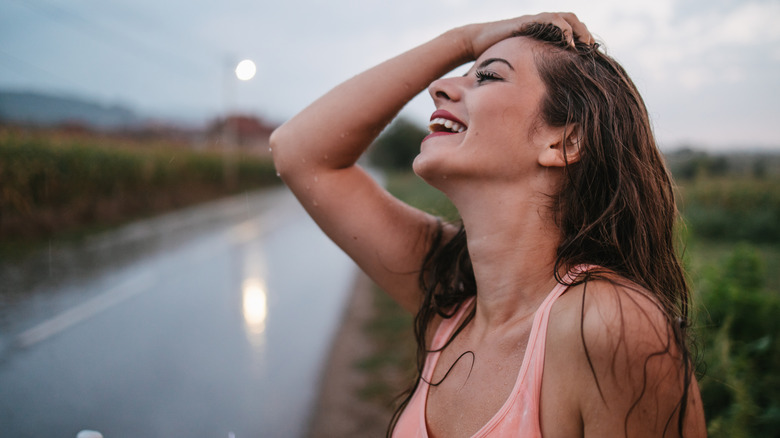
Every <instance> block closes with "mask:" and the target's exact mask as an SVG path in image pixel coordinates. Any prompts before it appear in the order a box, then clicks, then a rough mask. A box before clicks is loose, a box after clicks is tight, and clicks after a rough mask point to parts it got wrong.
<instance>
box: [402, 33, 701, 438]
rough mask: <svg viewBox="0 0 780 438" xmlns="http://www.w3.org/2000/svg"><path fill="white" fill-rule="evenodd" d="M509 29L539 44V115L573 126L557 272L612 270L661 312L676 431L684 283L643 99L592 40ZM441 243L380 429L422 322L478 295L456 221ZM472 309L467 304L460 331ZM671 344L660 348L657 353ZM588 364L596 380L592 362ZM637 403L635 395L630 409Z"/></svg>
mask: <svg viewBox="0 0 780 438" xmlns="http://www.w3.org/2000/svg"><path fill="white" fill-rule="evenodd" d="M516 36H523V37H529V38H532V39H534V40H536V41H539V42H540V43H541V44H542V46H541V47H540V49H539V50H536V53H535V62H536V66H537V69H538V72H539V75H540V77H541V79H542V81H543V83H544V84H545V87H546V96H545V97H544V98H543V100H542V102H541V105H540V111H539V112H540V117H541V119H542V121H543V122H544V123H546V124H547V125H549V126H554V127H566V128H567V129H568V128H571V129H577V130H578V132H577V138H578V142H579V148H580V154H579V155H580V157H579V160H578V161H577V162H576V163H568V164H567V166H566V168H565V172H564V173H565V177H564V180H563V183H562V186H561V189H560V191H559V192H558V193H557V194H556V195H554V196H553V197H552V198H551V208H552V213H553V217H554V218H555V220H556V223H557V225H558V227H559V229H560V231H561V242H560V245H559V246H558V248H557V258H556V262H555V273H556V275H557V274H558V273H559V272H566V271H568V270H569V269H571V268H572V267H574V266H577V265H581V264H588V265H596V266H598V267H600V268H599V269H598V270H596V271H590V272H589V273H588V274H587V275H586V276H585V277H584V278H582V277H581V278H580V279H578V281H579V282H583V281H589V280H591V279H594V278H601V279H605V280H608V281H615V280H614V279H615V277H616V276H617V277H619V278H622V279H624V280H627V281H628V282H629V283H632V284H635V285H637V286H638V288H641V289H643V290H645V291H648V292H649V293H650V294H652V295H653V297H654V302H655V303H656V304H657V305H658V307H659V308H661V309H662V310H663V312H664V314H665V315H666V319H667V323H668V325H669V327H670V328H671V334H672V335H673V336H671V339H670V340H669V343H670V344H671V345H672V346H673V348H674V350H675V351H677V352H679V354H680V355H681V359H682V366H683V368H684V370H683V372H684V379H683V380H684V382H683V384H684V387H683V388H682V399H681V400H680V404H679V405H678V406H679V408H678V409H679V410H678V411H676V413H677V431H678V433H679V434H680V435H682V431H683V421H684V417H685V407H686V405H687V398H688V387H689V386H690V383H691V379H692V369H691V364H690V362H691V360H690V357H689V353H688V352H689V349H688V346H687V343H688V340H687V334H686V328H687V326H688V303H689V286H688V284H687V282H686V279H685V275H684V272H683V269H682V266H681V264H680V261H679V258H678V256H677V253H676V245H675V243H676V242H675V233H674V231H675V225H676V221H677V217H678V213H677V209H676V206H675V201H674V193H673V183H672V179H671V177H670V175H669V172H668V171H667V169H666V166H665V164H664V160H663V158H662V156H661V154H660V152H659V150H658V148H657V145H656V142H655V138H654V136H653V132H652V127H651V124H650V120H649V117H648V114H647V109H646V107H645V104H644V102H643V100H642V98H641V96H640V95H639V92H638V91H637V89H636V86H635V85H634V83H633V82H632V81H631V79H630V78H629V77H628V75H627V74H626V72H625V70H624V69H623V68H622V67H621V66H620V65H619V64H618V63H617V62H616V61H615V60H614V59H612V58H611V57H610V56H608V55H606V54H605V53H604V52H603V51H602V50H599V46H598V44H585V43H581V42H576V44H575V45H574V46H573V47H572V46H571V45H570V44H569V43H568V42H567V41H566V39H565V36H564V34H563V32H562V31H561V29H559V28H558V27H556V26H554V25H551V24H540V23H533V24H530V25H527V26H526V27H525V28H524V29H523V30H522V31H521V32H518V33H517V34H516ZM575 127H576V128H575ZM442 240H443V239H442V236H441V227H439V231H438V232H437V233H435V235H434V236H433V239H432V245H431V249H430V251H429V253H428V254H427V256H426V257H425V260H424V262H423V266H422V271H421V274H420V285H421V287H422V289H423V290H424V291H425V296H424V300H423V304H422V307H421V308H420V310H419V312H418V314H417V316H416V318H415V336H416V339H417V372H418V376H417V379H416V381H415V383H414V384H413V386H412V388H411V389H410V391H409V392H408V393H407V394H406V398H405V400H403V402H402V403H401V405H400V406H399V407H398V409H397V410H396V412H395V415H394V416H393V420H392V422H391V424H390V426H389V428H388V435H389V434H391V433H392V429H393V428H394V426H395V423H396V422H397V420H398V417H399V416H400V413H401V412H402V411H403V409H404V407H405V406H406V405H407V404H408V402H409V400H410V399H411V396H412V394H413V393H414V390H415V389H416V388H417V386H418V384H419V380H420V376H421V374H422V369H423V366H424V364H425V358H426V357H427V355H428V353H430V350H429V349H428V347H427V346H426V344H425V342H426V333H427V331H428V326H429V324H430V322H431V321H432V320H433V318H434V317H435V315H440V316H441V317H444V318H447V317H451V315H453V314H454V312H455V311H456V310H457V308H458V307H459V305H460V304H462V303H463V302H464V300H466V299H467V298H468V297H470V296H473V295H475V294H476V282H475V280H474V272H473V270H472V267H471V261H470V258H469V253H468V247H467V245H466V233H465V230H464V228H463V226H462V225H461V228H460V231H459V232H458V234H457V235H456V236H455V237H454V238H453V239H451V240H449V241H447V242H443V241H442ZM557 279H558V281H559V282H563V279H562V278H557ZM621 284H623V283H622V282H621ZM583 293H584V292H583ZM583 300H584V295H583ZM453 309H455V310H453ZM472 316H473V311H472V314H471V315H469V317H467V318H465V319H464V322H463V323H462V324H461V326H460V329H462V328H463V327H464V326H465V325H466V324H468V323H469V321H470V320H471V317H472ZM460 329H459V330H458V331H456V333H455V334H454V335H453V337H452V338H454V336H456V335H457V333H458V332H459V331H460ZM452 338H451V339H450V342H451V341H452ZM583 344H584V338H583ZM442 348H443V347H442ZM585 351H586V354H587V346H585ZM669 351H670V346H669V345H667V349H666V350H665V351H664V352H659V353H668V352H669ZM588 360H589V361H590V358H588ZM591 371H592V372H593V375H594V377H595V376H596V374H595V370H593V367H592V365H591ZM596 380H597V385H598V379H596ZM599 390H600V389H599ZM640 397H641V396H640ZM637 404H638V400H637V401H636V402H635V403H634V407H636V405H637ZM631 410H633V408H631ZM631 410H629V413H628V415H630V414H631ZM674 415H675V414H674V413H673V414H672V417H673V416H674ZM672 417H670V418H669V422H671V421H672ZM669 422H667V427H668V426H669ZM627 424H628V418H626V428H627Z"/></svg>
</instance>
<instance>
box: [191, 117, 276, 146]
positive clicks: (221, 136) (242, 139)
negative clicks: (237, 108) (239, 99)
mask: <svg viewBox="0 0 780 438" xmlns="http://www.w3.org/2000/svg"><path fill="white" fill-rule="evenodd" d="M275 128H276V126H274V125H271V124H270V123H268V122H265V121H263V120H261V119H260V118H258V117H254V116H245V115H233V116H229V117H227V118H226V119H217V120H215V121H214V122H212V123H211V124H209V126H208V128H207V130H206V132H207V133H206V135H207V137H208V144H209V146H210V147H213V148H218V149H222V148H223V147H235V148H237V149H239V150H241V151H242V152H246V153H251V154H257V155H268V154H269V151H268V147H269V139H270V137H271V132H273V130H274V129H275Z"/></svg>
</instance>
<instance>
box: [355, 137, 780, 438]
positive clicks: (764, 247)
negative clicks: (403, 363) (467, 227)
mask: <svg viewBox="0 0 780 438" xmlns="http://www.w3.org/2000/svg"><path fill="white" fill-rule="evenodd" d="M669 162H670V167H671V168H672V169H673V171H674V172H676V175H675V177H676V179H677V181H678V182H679V184H680V187H679V195H680V199H681V202H680V209H681V212H682V215H683V219H684V221H683V222H684V225H683V226H682V227H681V230H683V239H684V242H683V245H682V246H681V251H683V252H684V260H685V263H686V265H687V270H688V272H689V275H690V278H691V282H692V287H693V293H694V310H693V315H692V319H693V321H694V327H693V333H694V337H695V339H694V351H695V352H698V363H697V367H698V370H699V383H700V387H701V392H702V397H703V402H704V407H705V412H706V416H707V423H708V431H709V435H710V436H711V437H754V436H761V437H764V436H766V437H770V436H780V432H778V431H780V371H778V370H780V318H778V315H780V279H779V278H777V275H776V273H778V272H780V165H778V164H779V163H780V155H770V156H761V155H734V156H726V155H721V156H710V155H708V154H706V153H701V152H692V151H682V152H681V153H678V154H677V155H673V156H671V157H669ZM388 188H389V190H390V191H391V192H393V193H394V194H395V195H396V196H398V197H399V198H401V199H404V200H406V201H407V202H409V203H411V204H412V205H415V206H418V207H422V208H426V209H427V210H429V211H431V212H432V213H434V214H438V215H442V216H444V217H446V218H450V219H452V218H453V217H455V216H454V215H455V214H456V213H455V210H454V208H452V206H451V205H450V204H449V203H448V201H447V200H446V199H445V198H444V197H443V195H441V193H439V192H438V191H436V190H435V189H432V188H430V187H428V186H427V185H426V184H425V183H424V182H422V181H421V180H420V179H419V178H417V177H416V176H414V175H412V174H409V173H398V172H396V173H391V175H390V178H389V181H388ZM377 308H378V309H379V310H380V312H379V316H378V317H377V318H397V321H396V322H395V324H397V325H401V326H403V324H409V321H410V318H409V317H408V316H407V315H405V314H404V313H403V311H400V310H399V309H398V308H397V306H396V305H395V304H394V303H393V302H392V301H390V300H387V299H385V300H384V301H382V302H381V304H380V305H378V307H377ZM393 315H395V316H393ZM407 327H408V326H407ZM369 333H372V331H369ZM398 333H403V334H404V335H399V334H398ZM410 333H411V331H410V329H408V330H400V329H399V331H398V332H396V333H395V334H394V335H393V336H390V337H387V336H385V337H384V338H383V339H382V340H381V341H377V342H381V343H382V345H383V348H382V357H385V358H387V357H394V354H389V353H388V352H390V351H392V352H397V353H395V357H398V355H400V357H413V356H410V354H412V352H413V350H412V349H413V342H412V339H411V334H410ZM372 336H375V337H376V336H380V337H381V336H382V335H378V334H376V333H374V334H372ZM404 336H405V337H404ZM382 357H375V358H374V359H373V360H375V361H376V362H378V363H382V364H383V365H382V366H385V367H391V366H393V364H394V363H395V360H389V359H382ZM371 360H372V359H369V360H368V361H367V362H371ZM385 387H386V388H385V389H386V391H388V392H387V393H386V394H385V395H384V397H382V394H379V395H377V394H375V393H372V394H373V395H372V397H373V398H374V399H378V400H383V401H385V402H386V401H388V400H392V397H391V396H393V395H397V394H398V392H400V391H401V390H402V389H403V386H400V387H387V385H385ZM376 389H377V388H374V390H376Z"/></svg>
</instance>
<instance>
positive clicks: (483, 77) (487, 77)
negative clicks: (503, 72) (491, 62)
mask: <svg viewBox="0 0 780 438" xmlns="http://www.w3.org/2000/svg"><path fill="white" fill-rule="evenodd" d="M474 75H475V76H476V78H477V83H478V84H481V83H483V82H485V81H499V80H501V77H500V76H498V75H497V74H495V73H493V72H492V71H490V70H477V71H476V72H475V73H474Z"/></svg>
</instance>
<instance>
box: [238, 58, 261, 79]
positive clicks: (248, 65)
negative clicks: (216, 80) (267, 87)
mask: <svg viewBox="0 0 780 438" xmlns="http://www.w3.org/2000/svg"><path fill="white" fill-rule="evenodd" d="M255 73H257V67H256V66H255V63H254V62H252V60H251V59H245V60H243V61H241V62H239V63H238V65H237V66H236V77H237V78H238V79H240V80H242V81H248V80H250V79H252V78H253V77H255Z"/></svg>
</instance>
